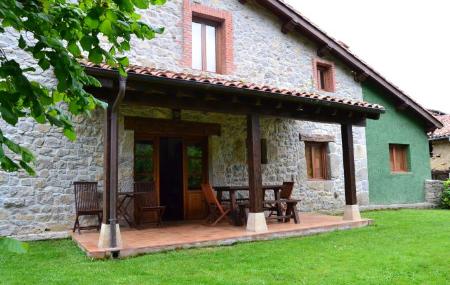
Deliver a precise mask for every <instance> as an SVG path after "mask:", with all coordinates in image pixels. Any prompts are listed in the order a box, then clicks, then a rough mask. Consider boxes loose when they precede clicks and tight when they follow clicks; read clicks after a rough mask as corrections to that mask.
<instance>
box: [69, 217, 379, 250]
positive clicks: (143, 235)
mask: <svg viewBox="0 0 450 285" xmlns="http://www.w3.org/2000/svg"><path fill="white" fill-rule="evenodd" d="M300 221H301V222H300V224H295V223H293V222H291V223H276V222H274V223H268V231H267V232H264V233H255V232H249V231H246V230H245V227H235V226H231V225H229V224H226V223H223V224H219V225H217V226H215V227H210V226H206V225H203V224H202V223H201V222H180V223H173V224H165V225H163V226H161V227H159V228H149V229H143V230H136V229H128V228H124V229H122V242H123V246H122V248H121V249H120V257H128V256H136V255H140V254H145V253H155V252H161V251H168V250H174V249H185V248H195V247H209V246H221V245H232V244H235V243H237V242H250V241H257V240H271V239H279V238H286V237H295V236H307V235H313V234H318V233H324V232H331V231H336V230H346V229H352V228H359V227H364V226H367V225H370V224H371V223H372V220H369V219H361V220H356V221H345V220H343V219H342V217H337V216H328V215H321V214H312V213H301V214H300ZM72 239H73V240H74V241H75V242H76V243H77V244H78V246H79V247H80V248H81V249H82V250H83V251H84V252H85V253H86V254H87V256H89V257H92V258H97V259H100V258H105V257H108V256H109V255H110V252H109V251H108V249H100V248H98V247H97V242H98V239H99V233H98V232H96V231H95V232H92V231H91V232H82V234H81V235H80V234H78V233H74V234H72Z"/></svg>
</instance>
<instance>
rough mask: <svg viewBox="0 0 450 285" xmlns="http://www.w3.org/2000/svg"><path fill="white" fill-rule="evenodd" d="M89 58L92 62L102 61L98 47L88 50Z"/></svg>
mask: <svg viewBox="0 0 450 285" xmlns="http://www.w3.org/2000/svg"><path fill="white" fill-rule="evenodd" d="M89 60H90V61H92V62H93V63H101V62H102V61H103V53H102V50H101V49H100V48H95V49H93V50H91V51H90V52H89Z"/></svg>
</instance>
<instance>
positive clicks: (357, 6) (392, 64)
mask: <svg viewBox="0 0 450 285" xmlns="http://www.w3.org/2000/svg"><path fill="white" fill-rule="evenodd" d="M284 1H285V2H286V3H288V4H290V5H291V6H292V7H294V8H295V9H297V10H298V11H300V13H302V15H304V16H305V17H306V18H308V19H309V20H311V21H312V22H313V23H314V24H316V25H317V26H319V27H320V28H321V29H322V30H324V31H325V32H326V33H328V34H329V35H330V36H332V37H333V38H335V39H337V40H340V41H342V42H344V43H346V44H347V45H348V46H350V50H352V52H354V53H355V54H356V55H358V56H359V57H360V58H362V59H363V60H364V61H365V62H367V63H368V64H369V65H370V66H371V67H373V68H374V69H375V70H377V71H378V72H380V73H381V74H382V75H383V76H384V77H385V78H387V79H388V80H390V81H391V82H393V83H394V84H395V85H397V86H398V87H399V88H400V89H401V90H403V91H404V92H405V93H406V94H407V95H409V96H410V97H412V98H413V99H414V100H416V101H417V102H419V103H420V104H421V105H422V106H424V107H426V108H433V109H438V110H441V111H444V112H447V113H450V88H448V87H446V84H447V83H449V86H450V32H449V28H450V16H449V14H448V13H449V11H450V1H447V0H428V1H423V0H422V1H418V0H409V1H408V0H377V1H367V0H366V1H364V0H363V1H361V0H321V1H317V0H284Z"/></svg>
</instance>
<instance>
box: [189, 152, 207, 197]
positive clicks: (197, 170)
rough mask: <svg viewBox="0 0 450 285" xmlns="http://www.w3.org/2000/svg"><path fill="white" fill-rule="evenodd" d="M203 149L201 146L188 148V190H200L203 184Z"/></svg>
mask: <svg viewBox="0 0 450 285" xmlns="http://www.w3.org/2000/svg"><path fill="white" fill-rule="evenodd" d="M203 155H204V153H203V148H202V146H201V145H188V146H187V160H188V189H189V190H197V189H200V185H201V183H202V182H203V159H204V157H203Z"/></svg>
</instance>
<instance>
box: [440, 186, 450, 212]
mask: <svg viewBox="0 0 450 285" xmlns="http://www.w3.org/2000/svg"><path fill="white" fill-rule="evenodd" d="M441 206H442V207H443V208H445V209H450V179H449V180H447V181H445V182H444V191H443V192H442V197H441Z"/></svg>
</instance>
